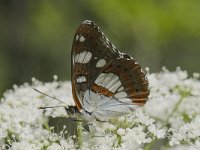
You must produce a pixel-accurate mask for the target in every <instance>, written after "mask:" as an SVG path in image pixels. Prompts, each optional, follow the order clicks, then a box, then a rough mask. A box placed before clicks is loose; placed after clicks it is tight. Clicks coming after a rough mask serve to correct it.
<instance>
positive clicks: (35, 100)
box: [0, 68, 200, 150]
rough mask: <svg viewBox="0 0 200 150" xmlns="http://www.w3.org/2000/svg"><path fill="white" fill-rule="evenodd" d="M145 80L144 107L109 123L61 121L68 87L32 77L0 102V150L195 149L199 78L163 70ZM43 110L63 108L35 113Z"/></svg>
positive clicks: (199, 136) (199, 137) (199, 133)
mask: <svg viewBox="0 0 200 150" xmlns="http://www.w3.org/2000/svg"><path fill="white" fill-rule="evenodd" d="M147 77H148V79H149V84H150V97H149V100H148V101H147V103H146V104H145V106H144V107H143V108H140V109H137V110H135V111H134V112H132V113H131V114H128V115H126V116H121V117H119V118H112V119H110V120H109V122H99V121H96V120H91V121H90V122H89V123H88V122H84V118H82V119H83V120H80V122H75V121H72V119H71V120H70V122H68V123H66V122H65V121H63V118H64V119H67V118H68V117H69V115H68V114H67V112H66V111H65V108H64V107H67V106H69V105H73V106H74V105H75V103H74V101H73V98H72V94H71V93H72V92H71V84H70V82H59V81H57V76H54V81H53V82H50V83H42V82H40V81H38V80H36V79H35V78H33V79H32V82H33V83H32V84H31V85H29V84H27V83H25V84H24V85H22V86H16V85H14V86H13V90H8V91H7V92H5V93H4V97H3V98H2V99H1V103H0V145H1V148H0V149H10V150H11V149H14V150H18V149H27V150H29V149H30V150H35V149H48V150H52V149H58V150H59V149H60V150H61V149H62V150H63V149H66V150H67V149H70V150H75V149H82V150H96V149H102V150H111V149H112V150H115V149H116V150H142V149H146V148H147V147H148V146H149V145H151V144H153V143H154V142H155V143H156V142H157V140H158V141H159V140H161V139H164V140H165V141H166V142H165V143H164V144H163V145H162V147H163V148H165V149H166V148H167V149H170V150H179V149H191V150H196V149H198V148H199V146H200V144H199V143H200V92H199V91H200V81H199V80H198V78H199V74H194V78H188V75H187V72H186V71H181V70H180V68H178V69H177V70H176V71H175V72H169V71H168V70H167V69H166V68H163V71H162V72H160V73H152V74H148V76H147ZM33 88H35V89H37V90H39V91H41V92H44V93H46V94H48V95H50V96H51V97H56V98H57V99H60V100H62V102H60V101H58V100H55V99H52V98H49V97H48V96H45V95H44V94H41V93H40V92H36V91H35V90H33ZM46 106H64V107H55V108H53V109H45V110H43V109H38V107H46ZM75 116H76V114H75ZM55 120H56V121H55ZM58 120H59V121H58ZM52 122H53V123H52ZM76 123H77V125H78V127H76V126H75V125H76ZM51 126H52V127H51ZM59 126H61V127H59ZM59 128H60V129H59ZM70 128H71V129H70ZM57 130H58V131H57ZM74 133H76V135H73V134H74ZM169 146H170V147H169Z"/></svg>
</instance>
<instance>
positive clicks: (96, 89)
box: [92, 84, 113, 97]
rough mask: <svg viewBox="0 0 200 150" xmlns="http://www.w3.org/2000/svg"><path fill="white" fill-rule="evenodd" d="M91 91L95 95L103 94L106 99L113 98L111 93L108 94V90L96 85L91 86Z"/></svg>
mask: <svg viewBox="0 0 200 150" xmlns="http://www.w3.org/2000/svg"><path fill="white" fill-rule="evenodd" d="M92 90H93V91H94V92H95V93H100V94H103V95H105V96H107V97H111V96H113V93H112V92H110V91H109V90H108V89H106V88H104V87H102V86H99V85H97V84H93V85H92Z"/></svg>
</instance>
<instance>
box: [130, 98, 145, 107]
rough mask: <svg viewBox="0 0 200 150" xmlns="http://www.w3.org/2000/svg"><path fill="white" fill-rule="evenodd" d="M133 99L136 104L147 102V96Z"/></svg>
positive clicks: (141, 104)
mask: <svg viewBox="0 0 200 150" xmlns="http://www.w3.org/2000/svg"><path fill="white" fill-rule="evenodd" d="M132 101H133V103H134V104H136V105H140V106H143V105H144V104H145V103H146V101H147V99H145V98H133V99H132Z"/></svg>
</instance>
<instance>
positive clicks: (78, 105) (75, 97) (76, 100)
mask: <svg viewBox="0 0 200 150" xmlns="http://www.w3.org/2000/svg"><path fill="white" fill-rule="evenodd" d="M75 91H76V90H75V86H74V81H73V82H72V95H73V99H74V102H75V104H76V106H77V108H78V110H79V111H80V110H81V109H82V106H81V103H80V102H79V99H78V97H77V96H76V92H75Z"/></svg>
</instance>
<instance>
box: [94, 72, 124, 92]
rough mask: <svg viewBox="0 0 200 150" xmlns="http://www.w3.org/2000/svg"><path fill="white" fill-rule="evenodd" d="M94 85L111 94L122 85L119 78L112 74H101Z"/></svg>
mask: <svg viewBox="0 0 200 150" xmlns="http://www.w3.org/2000/svg"><path fill="white" fill-rule="evenodd" d="M95 83H96V84H97V85H100V86H102V87H104V88H106V89H108V90H109V91H111V92H113V93H115V92H116V90H117V89H118V88H119V87H120V86H121V85H122V83H121V81H120V79H119V76H117V75H115V74H114V73H101V74H100V75H99V76H98V77H97V79H96V80H95Z"/></svg>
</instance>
